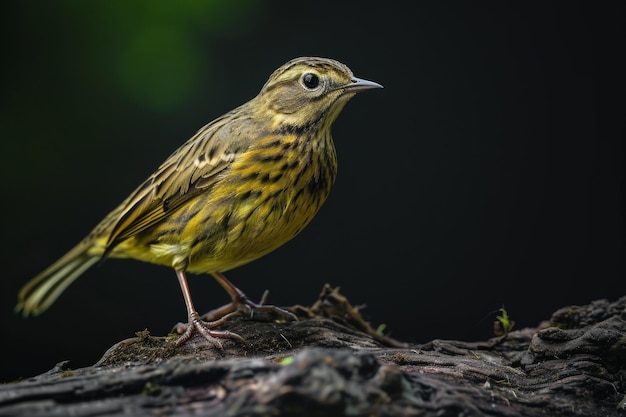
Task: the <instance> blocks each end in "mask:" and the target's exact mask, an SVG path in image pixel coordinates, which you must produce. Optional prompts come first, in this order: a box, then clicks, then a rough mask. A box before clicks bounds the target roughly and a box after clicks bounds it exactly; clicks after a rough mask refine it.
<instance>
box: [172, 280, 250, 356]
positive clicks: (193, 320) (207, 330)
mask: <svg viewBox="0 0 626 417" xmlns="http://www.w3.org/2000/svg"><path fill="white" fill-rule="evenodd" d="M176 276H177V277H178V282H179V284H180V288H181V290H182V291H183V297H184V298H185V305H186V306H187V317H188V323H187V324H186V325H185V324H180V325H178V326H176V331H177V332H178V333H180V334H181V336H180V337H179V338H178V339H177V340H176V346H180V345H182V344H183V343H185V342H186V341H187V340H189V338H190V337H191V335H192V334H193V332H195V331H197V332H198V333H200V334H201V335H202V336H203V337H204V338H205V339H206V340H208V341H209V342H211V343H212V344H213V345H214V346H216V347H218V348H220V349H223V347H222V343H221V342H220V341H219V339H237V340H239V341H241V342H244V343H245V340H244V339H243V338H242V337H241V336H239V335H238V334H236V333H232V332H229V331H227V330H214V329H215V328H216V327H218V326H221V325H222V324H224V323H225V322H226V321H227V320H228V319H229V318H230V316H231V315H230V314H224V315H223V316H222V317H220V318H218V319H217V320H213V321H204V320H202V318H201V317H200V315H199V314H198V312H197V311H196V309H195V307H194V306H193V301H192V300H191V293H190V292H189V285H188V284H187V277H186V275H185V271H184V270H182V269H180V270H177V271H176Z"/></svg>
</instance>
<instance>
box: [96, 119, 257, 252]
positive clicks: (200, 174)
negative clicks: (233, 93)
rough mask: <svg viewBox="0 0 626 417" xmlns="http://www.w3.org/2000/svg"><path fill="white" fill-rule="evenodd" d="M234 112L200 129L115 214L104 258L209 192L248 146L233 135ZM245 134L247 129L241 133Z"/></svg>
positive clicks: (246, 140) (246, 137) (243, 137)
mask: <svg viewBox="0 0 626 417" xmlns="http://www.w3.org/2000/svg"><path fill="white" fill-rule="evenodd" d="M236 111H237V110H233V111H232V112H230V113H227V114H225V115H224V116H222V117H220V118H218V119H216V120H214V121H213V122H211V123H209V124H208V125H206V126H204V127H203V128H202V129H200V130H199V131H198V133H196V134H195V135H194V136H193V137H192V138H190V139H189V140H188V141H187V142H185V143H184V144H183V145H182V146H181V147H180V148H178V150H176V151H175V152H174V153H173V154H172V155H171V156H170V157H169V158H168V159H167V160H166V161H165V162H164V163H163V164H162V165H161V166H160V167H159V168H158V169H157V170H156V171H155V172H154V174H152V175H151V176H150V178H148V179H147V180H146V181H145V182H144V183H143V184H142V185H141V186H139V187H138V188H137V189H136V190H135V191H134V192H133V193H132V194H131V195H130V196H129V197H128V198H127V199H126V201H125V202H124V203H122V206H121V207H119V210H116V211H117V213H116V214H117V216H115V217H116V219H115V220H114V222H115V225H114V226H113V228H112V229H111V231H110V234H109V238H108V242H107V249H106V252H105V256H106V254H108V252H110V251H111V250H112V249H113V248H114V247H115V246H116V245H117V244H118V243H119V242H121V241H122V240H124V239H127V238H129V237H131V236H134V235H136V234H137V233H139V232H141V231H143V230H146V229H147V228H149V227H151V226H153V225H155V224H156V223H158V222H159V221H161V220H162V219H163V218H164V217H166V216H167V215H168V214H169V213H170V212H171V211H172V210H174V209H176V208H177V207H180V206H181V205H182V204H184V203H185V202H186V201H188V200H189V199H191V198H193V197H194V196H196V195H198V194H199V193H201V192H207V191H208V192H210V191H209V189H210V187H212V186H213V184H215V182H216V180H217V179H218V174H219V173H220V172H222V171H224V170H225V169H227V168H228V167H229V166H230V164H231V163H232V161H233V160H234V159H235V157H236V156H237V155H238V154H239V153H240V152H241V151H242V150H243V149H245V148H246V147H247V146H248V144H249V143H250V137H249V135H240V136H239V137H237V136H235V135H233V132H231V128H232V126H233V124H231V123H232V122H237V123H235V124H237V125H239V126H241V124H243V125H245V124H246V120H237V119H235V118H234V115H235V114H237V113H236ZM243 130H244V131H245V132H246V133H249V129H243Z"/></svg>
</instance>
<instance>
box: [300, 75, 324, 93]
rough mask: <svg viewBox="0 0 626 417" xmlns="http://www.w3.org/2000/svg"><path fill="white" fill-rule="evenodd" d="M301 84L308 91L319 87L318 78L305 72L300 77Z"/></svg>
mask: <svg viewBox="0 0 626 417" xmlns="http://www.w3.org/2000/svg"><path fill="white" fill-rule="evenodd" d="M302 84H304V86H305V87H306V88H308V89H309V90H313V89H315V88H317V86H318V85H320V78H319V77H318V76H317V75H315V74H313V73H310V72H307V73H306V74H304V75H303V76H302Z"/></svg>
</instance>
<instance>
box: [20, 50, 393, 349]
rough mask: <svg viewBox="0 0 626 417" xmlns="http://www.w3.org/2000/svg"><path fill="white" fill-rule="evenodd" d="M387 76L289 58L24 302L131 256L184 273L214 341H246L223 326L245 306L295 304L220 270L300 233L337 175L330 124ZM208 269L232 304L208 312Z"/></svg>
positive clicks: (44, 303) (51, 297) (197, 325)
mask: <svg viewBox="0 0 626 417" xmlns="http://www.w3.org/2000/svg"><path fill="white" fill-rule="evenodd" d="M381 87H382V86H381V85H380V84H377V83H375V82H372V81H366V80H363V79H359V78H356V77H354V76H353V74H352V71H350V69H349V68H348V67H347V66H345V65H344V64H342V63H340V62H337V61H335V60H331V59H326V58H316V57H302V58H296V59H293V60H291V61H289V62H287V63H286V64H284V65H283V66H281V67H280V68H278V69H277V70H276V71H274V73H273V74H272V75H271V76H270V78H269V80H268V81H267V82H266V83H265V85H264V86H263V88H262V89H261V91H260V93H259V94H258V95H257V96H256V97H254V98H253V99H252V100H250V101H248V102H247V103H245V104H243V105H241V106H239V107H237V108H236V109H234V110H232V111H230V112H228V113H226V114H224V115H223V116H221V117H218V118H217V119H215V120H213V121H212V122H210V123H209V124H207V125H206V126H204V127H203V128H201V129H200V130H199V131H198V132H197V133H196V134H195V135H194V136H193V137H191V138H190V139H189V140H187V142H185V143H184V144H183V145H182V146H181V147H180V148H178V149H177V150H176V151H175V152H174V153H173V154H172V155H170V157H169V158H167V159H166V160H165V162H164V163H163V164H162V165H161V166H160V167H159V168H158V169H157V170H156V171H155V172H154V174H152V175H151V176H150V177H149V178H148V179H147V180H146V181H145V182H143V183H142V184H141V185H140V186H139V187H138V188H137V189H136V190H135V191H133V192H132V193H131V195H130V196H129V197H128V198H127V199H126V200H124V202H122V204H120V205H119V206H118V207H117V208H116V209H115V210H113V211H112V212H111V213H109V215H107V216H106V217H105V218H104V219H103V220H102V221H101V222H100V223H99V224H98V225H97V226H96V227H95V228H94V229H93V230H92V231H91V233H89V234H88V235H87V236H86V237H85V238H84V239H83V240H82V241H81V242H80V243H79V244H78V245H76V246H75V247H74V248H73V249H71V250H70V251H69V252H68V253H67V254H65V255H64V256H63V257H61V258H60V259H59V260H58V261H56V262H55V263H54V264H52V265H51V266H50V267H48V268H47V269H46V270H44V271H43V272H41V273H40V274H39V275H37V276H36V277H34V278H33V279H32V280H31V281H30V282H28V283H27V284H26V285H25V286H24V287H23V288H22V289H21V291H20V292H19V296H18V304H17V306H16V310H17V311H21V312H22V314H23V315H24V316H28V315H37V314H40V313H42V312H43V311H45V310H46V309H47V308H48V307H50V305H51V304H52V303H53V302H54V301H55V300H56V299H57V298H58V297H59V296H60V295H61V293H62V292H63V290H65V288H67V286H68V285H70V284H71V283H72V282H73V281H74V280H75V279H76V278H78V277H79V276H80V275H81V274H83V273H84V272H85V271H86V270H87V269H88V268H89V267H90V266H92V265H93V264H95V263H96V262H98V261H100V260H101V259H104V258H107V257H108V258H132V259H137V260H140V261H144V262H150V263H154V264H159V265H166V266H169V267H171V268H173V269H174V271H176V275H177V277H178V281H179V283H180V286H181V289H182V292H183V296H184V299H185V304H186V307H187V315H188V324H187V325H185V326H182V328H181V329H180V333H182V335H181V337H180V338H179V339H178V340H177V344H181V343H184V342H185V341H186V340H188V339H189V337H191V335H192V334H193V332H195V331H197V332H199V333H200V334H202V336H204V337H205V338H206V339H207V340H209V341H210V342H212V343H214V344H216V345H220V343H219V341H218V339H216V338H234V339H241V338H240V337H239V336H238V335H236V334H234V333H231V332H228V331H224V330H218V329H217V327H219V326H220V325H221V324H223V323H224V321H225V320H226V319H227V318H228V317H230V315H231V313H233V314H235V313H237V312H240V311H245V310H250V309H252V310H265V311H275V312H278V313H282V314H284V315H290V313H288V312H286V311H284V310H281V309H279V308H277V307H274V306H267V305H264V303H263V302H261V303H260V304H257V303H253V302H252V301H250V300H249V299H248V298H247V297H246V296H245V294H244V293H243V292H242V291H240V290H239V289H238V288H237V287H235V286H234V285H233V284H232V283H231V282H230V281H228V280H227V279H226V277H224V275H222V272H224V271H228V270H230V269H233V268H236V267H238V266H241V265H243V264H246V263H248V262H250V261H253V260H255V259H257V258H259V257H261V256H263V255H266V254H268V253H269V252H271V251H273V250H274V249H276V248H278V247H279V246H281V245H282V244H284V243H285V242H287V241H289V240H290V239H292V238H293V237H294V236H296V235H297V234H298V233H299V232H300V231H301V230H302V229H303V228H304V227H305V226H306V225H307V224H308V223H309V222H310V221H311V219H313V217H314V216H315V214H316V213H317V211H318V210H319V208H320V206H321V205H322V203H323V202H324V201H325V200H326V197H327V196H328V193H329V192H330V189H331V186H332V184H333V183H334V181H335V176H336V174H337V157H336V153H335V146H334V144H333V140H332V137H331V125H332V123H333V122H334V121H335V119H336V118H337V116H338V115H339V113H340V112H341V110H342V109H343V107H344V105H345V104H346V103H347V102H348V100H349V99H350V98H352V97H353V96H354V95H355V94H356V93H358V92H360V91H364V90H368V89H373V88H381ZM187 272H191V273H199V274H201V273H209V274H212V275H213V277H214V278H215V279H216V280H217V282H218V283H219V284H220V285H221V286H222V287H223V288H224V289H225V290H226V291H227V292H228V294H229V295H230V296H231V298H232V302H231V303H230V304H229V305H227V306H225V307H223V308H222V309H219V310H217V312H218V313H217V314H214V315H213V316H214V317H212V319H213V320H212V321H205V320H203V319H202V318H201V317H200V315H199V314H198V313H197V311H196V309H195V307H194V305H193V302H192V299H191V294H190V292H189V287H188V285H187V278H186V273H187Z"/></svg>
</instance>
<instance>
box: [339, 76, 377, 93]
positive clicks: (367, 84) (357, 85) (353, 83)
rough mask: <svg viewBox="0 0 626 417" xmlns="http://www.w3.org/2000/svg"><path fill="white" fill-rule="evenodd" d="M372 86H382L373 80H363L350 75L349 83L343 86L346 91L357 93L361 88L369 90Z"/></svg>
mask: <svg viewBox="0 0 626 417" xmlns="http://www.w3.org/2000/svg"><path fill="white" fill-rule="evenodd" d="M372 88H383V86H382V85H380V84H378V83H375V82H374V81H368V80H363V79H361V78H357V77H352V79H351V80H350V84H348V85H346V86H345V87H343V90H344V92H346V93H358V92H359V91H363V90H370V89H372Z"/></svg>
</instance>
